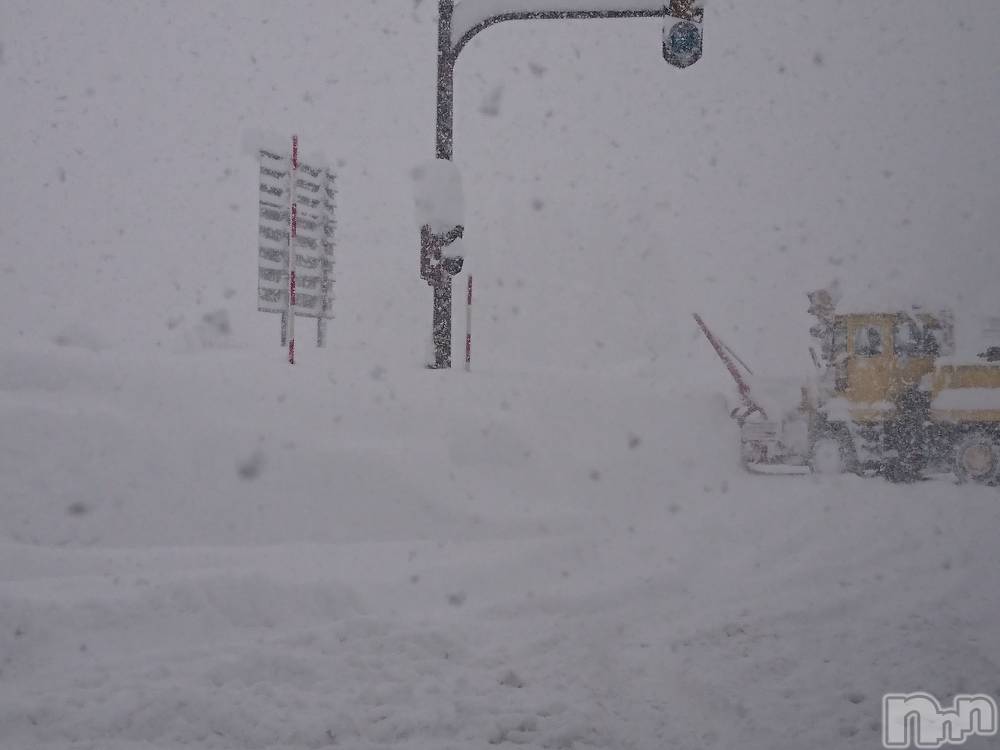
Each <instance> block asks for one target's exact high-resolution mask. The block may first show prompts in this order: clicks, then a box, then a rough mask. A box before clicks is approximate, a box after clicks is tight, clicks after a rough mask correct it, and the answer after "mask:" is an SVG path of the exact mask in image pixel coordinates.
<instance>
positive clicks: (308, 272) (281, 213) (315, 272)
mask: <svg viewBox="0 0 1000 750" xmlns="http://www.w3.org/2000/svg"><path fill="white" fill-rule="evenodd" d="M290 171H291V158H290V157H289V156H288V155H287V154H278V153H275V152H273V151H267V150H263V149H262V150H261V151H260V230H259V236H258V261H257V309H258V310H260V311H261V312H275V313H285V312H287V311H288V294H289V278H288V277H289V263H288V260H289V258H288V253H289V232H290V219H291V190H290V187H291V185H290V181H289V173H290ZM335 196H336V177H335V175H334V173H333V172H332V171H330V169H329V168H327V167H315V166H311V165H309V164H306V163H304V162H299V164H298V169H296V170H295V203H296V208H297V210H296V232H295V238H294V245H293V250H294V253H295V258H294V260H295V263H294V269H295V305H294V309H295V314H296V315H297V316H300V317H307V318H321V319H325V318H332V317H333V307H332V302H333V250H334V231H335V229H336V219H335V217H334V198H335Z"/></svg>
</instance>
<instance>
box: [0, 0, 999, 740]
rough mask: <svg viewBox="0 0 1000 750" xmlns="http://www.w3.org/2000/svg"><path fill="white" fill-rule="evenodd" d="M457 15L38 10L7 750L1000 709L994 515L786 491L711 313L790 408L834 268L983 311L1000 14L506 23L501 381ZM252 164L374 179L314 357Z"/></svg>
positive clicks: (871, 719)
mask: <svg viewBox="0 0 1000 750" xmlns="http://www.w3.org/2000/svg"><path fill="white" fill-rule="evenodd" d="M429 5H432V3H431V2H430V0H424V1H423V2H420V3H416V4H410V3H403V2H400V3H389V2H384V1H380V2H372V3H368V2H360V1H358V2H355V1H354V0H337V1H336V2H329V1H325V2H318V1H317V2H311V3H310V2H284V3H274V2H271V1H268V2H265V1H264V0H260V1H257V0H254V1H253V2H251V1H250V0H240V1H239V2H236V1H235V0H233V1H232V2H223V1H222V0H218V1H217V2H212V3H195V2H177V3H168V4H165V5H156V6H154V5H152V4H147V3H134V4H127V3H121V2H112V1H111V0H91V1H90V2H88V3H86V4H69V3H51V4H39V3H35V2H27V1H25V2H16V1H14V0H10V1H9V2H5V3H4V4H3V5H2V6H0V100H2V101H3V102H4V116H3V121H2V124H0V135H2V142H3V145H2V149H0V172H2V178H0V319H2V320H3V321H4V324H3V326H2V327H0V748H3V750H8V748H9V749H10V750H26V749H29V748H30V749H32V750H33V749H35V748H40V749H43V750H57V749H58V750H63V749H67V750H69V749H73V750H81V749H82V748H91V749H93V750H150V749H155V750H175V749H177V748H197V749H199V750H203V749H205V750H207V749H208V748H219V749H220V750H221V749H226V750H229V749H232V750H236V749H237V748H239V749H241V750H242V749H250V748H253V749H261V750H263V749H264V748H268V749H281V750H290V749H292V748H295V749H296V750H298V749H299V748H323V747H342V748H350V749H353V748H358V749H359V750H364V749H367V748H401V749H404V748H405V749H407V750H442V749H455V750H458V749H460V748H461V749H463V750H464V749H465V748H479V747H488V746H490V745H491V744H492V745H499V746H511V747H513V746H523V747H529V748H615V749H618V748H621V749H622V750H625V749H630V750H631V749H634V750H660V749H662V748H671V749H673V748H678V749H681V750H688V749H690V750H694V749H696V748H719V749H720V750H722V749H725V748H733V747H739V748H745V749H746V750H784V749H785V748H788V749H789V750H791V749H792V748H817V749H818V748H831V749H832V748H838V749H839V748H858V749H861V748H874V747H878V746H879V743H880V724H879V722H880V701H881V697H882V694H883V693H886V692H908V691H916V690H926V691H930V692H932V693H935V694H936V695H938V696H939V697H941V698H942V699H947V700H950V697H951V696H953V695H954V694H955V693H958V692H970V693H975V692H983V693H989V694H992V695H994V696H1000V638H998V637H997V636H998V633H1000V575H998V569H1000V547H998V545H997V543H996V537H997V533H998V532H1000V495H998V492H997V490H996V489H995V488H983V487H977V486H959V485H956V484H954V483H952V482H951V481H950V480H948V479H941V480H935V481H927V482H922V483H918V484H916V485H912V486H892V485H889V484H886V483H883V482H881V481H877V480H862V479H859V478H856V477H848V476H843V477H841V476H815V477H813V476H808V477H762V476H751V475H748V474H746V473H744V472H743V471H742V470H741V469H740V468H739V466H738V448H737V434H736V428H735V426H734V424H733V423H732V422H731V421H730V420H729V418H728V415H727V412H728V406H727V397H728V396H729V394H730V393H731V390H732V389H731V387H730V385H729V383H728V382H727V380H726V378H727V376H726V373H725V371H724V369H723V368H722V367H721V365H720V364H719V363H718V362H717V360H716V359H715V356H714V354H713V353H712V351H711V349H710V347H709V346H708V345H707V343H706V342H705V341H704V340H703V339H702V338H701V335H700V333H699V332H698V330H697V328H696V327H695V326H694V324H693V321H691V319H690V315H689V313H690V312H691V311H692V310H694V309H698V310H701V311H702V312H703V313H705V315H706V317H707V320H708V322H709V324H710V325H715V326H716V327H718V329H719V331H720V332H721V333H722V335H723V336H725V338H726V339H727V341H728V342H729V343H731V344H732V345H733V346H735V347H736V348H737V349H738V350H740V352H741V353H742V354H745V355H747V357H748V358H749V359H750V361H751V364H752V365H754V366H755V368H756V370H757V371H759V372H761V374H764V375H767V374H772V375H778V376H782V377H787V376H788V375H790V374H794V370H795V368H802V367H808V366H809V365H808V359H807V357H806V356H804V351H805V350H804V345H805V342H806V336H807V329H808V326H809V322H810V321H809V319H808V316H807V315H806V314H805V306H806V301H805V297H804V295H803V292H804V291H805V290H807V289H812V288H815V287H816V286H818V285H820V284H823V283H826V282H827V281H829V280H830V279H831V278H834V277H836V278H840V280H841V282H842V283H844V284H854V285H855V286H861V287H863V288H864V289H863V291H866V292H867V293H868V294H871V295H875V296H876V297H877V296H878V295H879V294H880V293H882V292H883V291H884V293H885V294H889V293H895V292H898V291H899V290H900V289H912V290H913V291H914V292H915V293H916V294H917V295H919V294H920V293H921V290H923V289H926V290H927V292H928V294H931V293H934V294H938V293H940V292H947V293H951V294H952V295H953V296H954V295H955V294H956V293H959V292H960V293H961V297H960V299H962V300H965V301H967V303H968V304H969V305H970V306H973V305H981V304H983V301H982V300H983V298H984V295H983V294H982V292H986V291H989V290H991V289H995V288H996V282H997V281H998V275H1000V271H998V267H997V264H996V244H995V238H996V236H998V234H1000V224H998V220H1000V219H998V215H997V213H996V211H995V205H996V199H997V197H998V196H997V192H996V187H995V186H996V185H997V184H1000V160H998V156H997V154H996V150H995V148H994V146H995V143H994V142H995V134H996V130H995V123H996V122H997V121H998V114H1000V94H998V91H997V90H996V86H995V81H996V75H995V71H996V70H998V69H1000V48H997V46H996V45H995V43H994V39H995V36H996V32H997V30H1000V6H995V5H994V4H993V3H990V2H971V0H970V2H964V3H956V4H955V9H954V10H953V11H951V13H952V15H950V16H949V17H947V18H942V17H941V14H940V7H941V6H940V4H939V3H936V2H932V1H931V0H908V1H907V2H895V3H893V2H887V3H882V4H879V6H878V7H873V8H866V10H865V11H864V14H861V15H859V16H848V15H844V14H845V12H846V11H845V10H844V4H843V3H841V4H837V3H830V2H825V1H823V2H820V0H808V1H807V2H792V1H791V0H775V2H774V3H768V4H766V5H767V8H766V9H765V8H760V7H757V8H755V9H748V8H746V7H734V6H738V5H739V4H729V3H725V2H719V3H716V4H711V5H709V6H708V11H707V17H706V34H707V38H706V53H705V58H704V59H703V60H702V61H701V62H700V63H698V65H696V66H694V67H693V68H691V69H690V70H688V71H684V72H683V73H680V72H676V71H669V70H664V64H663V63H662V60H660V58H659V29H658V24H657V23H656V22H655V21H649V22H642V21H636V22H618V23H615V24H612V25H607V24H600V23H597V24H594V23H589V22H580V23H573V24H563V25H560V24H558V23H556V24H553V25H545V24H544V23H542V24H535V25H530V26H529V25H524V26H518V25H516V24H507V25H505V26H501V27H497V28H496V29H491V30H490V31H488V32H486V33H485V34H484V35H483V37H482V39H477V40H476V41H475V42H473V43H472V44H471V45H470V46H469V48H468V49H467V50H466V51H465V52H464V53H463V57H462V60H461V61H460V63H459V76H458V82H457V87H456V92H457V97H458V98H457V102H458V110H457V129H456V136H457V137H456V157H457V159H458V162H459V164H460V166H461V167H462V170H463V177H464V178H465V182H466V198H467V207H466V208H467V214H468V217H469V219H468V226H467V230H466V238H465V239H466V246H467V248H468V249H469V255H470V257H469V261H468V264H469V268H470V270H472V272H473V273H474V274H475V275H476V278H477V307H476V329H475V330H476V340H475V352H474V367H473V372H471V373H465V372H462V371H461V370H460V369H456V370H455V371H452V372H435V371H428V370H425V369H423V368H422V367H421V362H422V358H423V356H424V350H425V342H426V339H427V336H428V334H429V324H430V295H429V292H428V290H427V288H426V286H424V285H423V284H422V282H421V281H420V279H419V277H418V257H417V236H416V232H415V230H414V226H413V201H412V190H411V183H410V177H409V175H410V172H411V169H412V167H413V166H414V165H416V164H418V163H420V162H422V161H424V160H425V159H427V158H429V157H430V156H431V155H432V153H431V148H432V145H433V128H432V125H433V98H432V83H433V72H434V71H433V50H434V46H435V45H434V34H435V32H436V26H435V23H434V17H433V8H431V7H428V6H429ZM744 5H745V4H744ZM756 5H758V6H759V5H760V4H756ZM751 11H752V12H751ZM646 46H648V49H647V48H646ZM931 49H934V50H938V51H941V50H948V54H947V55H945V54H943V53H940V54H934V55H930V56H929V52H928V50H931ZM480 104H483V105H484V106H479V105H480ZM486 104H488V105H489V106H485V105H486ZM255 128H257V129H262V130H270V131H282V132H289V133H290V132H292V131H293V130H295V131H297V132H298V133H299V134H300V137H301V138H302V139H303V143H304V146H303V147H304V148H305V149H306V150H309V149H312V148H315V149H317V150H322V151H324V152H325V153H327V154H329V155H331V156H332V157H333V158H334V159H335V160H337V161H338V164H339V168H340V191H341V192H340V195H339V197H338V201H339V209H340V214H339V217H338V218H339V221H340V227H339V234H338V250H337V262H338V265H337V301H336V302H335V306H336V313H337V319H336V320H334V321H332V322H331V324H330V340H329V345H328V348H327V349H325V350H316V349H313V348H311V345H310V343H309V341H308V336H307V334H309V332H310V330H311V323H307V322H302V323H300V326H301V327H300V329H299V330H300V333H299V336H300V338H302V339H305V341H304V342H303V343H304V345H302V347H301V351H300V353H299V364H298V365H296V367H294V368H291V367H289V366H288V365H287V364H286V363H285V361H284V358H283V354H282V351H281V349H280V348H279V347H278V341H277V338H278V321H277V319H276V316H272V315H263V314H259V313H257V312H256V310H255V302H256V301H255V284H256V281H255V273H256V266H255V252H254V247H255V237H256V203H255V201H256V190H257V184H256V164H255V163H253V161H252V160H249V159H248V158H247V157H246V156H245V155H244V154H243V153H242V151H241V145H240V144H241V140H242V139H243V134H244V133H245V132H246V131H248V130H250V129H255ZM943 246H946V247H948V248H949V250H948V252H947V253H944V254H942V253H941V251H940V248H941V247H943ZM463 280H464V277H460V278H459V281H463ZM985 297H986V298H987V300H986V302H987V304H988V303H989V301H990V297H989V295H988V294H987V295H985ZM456 312H458V311H456ZM987 312H988V311H987ZM457 320H460V316H458V315H457ZM458 327H460V326H456V328H458ZM458 340H459V336H458V335H456V343H458ZM994 742H995V740H987V739H982V738H980V739H975V740H972V741H970V742H969V743H968V744H967V745H966V747H969V748H985V747H990V746H992V745H991V743H994Z"/></svg>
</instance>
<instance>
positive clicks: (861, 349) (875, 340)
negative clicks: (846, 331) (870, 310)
mask: <svg viewBox="0 0 1000 750" xmlns="http://www.w3.org/2000/svg"><path fill="white" fill-rule="evenodd" d="M854 354H855V355H856V356H858V357H877V356H879V355H880V354H882V329H881V328H879V327H878V326H862V327H861V328H859V329H858V330H857V331H855V332H854Z"/></svg>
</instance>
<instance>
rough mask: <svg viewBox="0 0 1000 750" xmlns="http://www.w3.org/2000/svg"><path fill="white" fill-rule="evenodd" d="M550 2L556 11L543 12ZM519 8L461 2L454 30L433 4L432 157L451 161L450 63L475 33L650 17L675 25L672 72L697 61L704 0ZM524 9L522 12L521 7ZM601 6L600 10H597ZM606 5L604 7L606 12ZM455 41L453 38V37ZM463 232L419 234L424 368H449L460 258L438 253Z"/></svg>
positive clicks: (561, 0)
mask: <svg viewBox="0 0 1000 750" xmlns="http://www.w3.org/2000/svg"><path fill="white" fill-rule="evenodd" d="M548 2H553V3H555V4H556V5H558V6H560V8H559V9H558V10H552V9H546V8H545V5H546V3H548ZM512 3H513V4H515V5H521V6H522V8H521V9H513V10H508V11H496V10H489V11H484V10H483V8H484V6H485V7H487V8H489V7H492V6H493V3H492V2H486V1H485V0H462V2H461V3H460V5H459V6H458V8H459V10H461V11H467V12H466V13H465V16H464V17H463V18H462V23H460V24H459V27H458V28H459V33H458V34H457V35H456V34H455V33H454V29H455V11H456V7H455V0H438V58H437V63H438V64H437V123H436V128H435V154H436V156H437V158H438V159H447V160H451V158H452V155H453V153H454V129H455V106H454V105H455V62H456V61H457V60H458V55H459V53H460V52H461V51H462V49H463V48H464V47H465V45H466V44H468V43H469V41H470V40H471V39H472V38H473V37H474V36H475V35H476V34H478V33H479V32H480V31H482V30H483V29H486V28H489V27H490V26H492V25H494V24H497V23H500V22H502V21H519V20H520V21H529V20H546V19H556V20H559V19H588V18H589V19H598V18H651V17H672V18H674V19H675V20H676V21H677V23H675V25H674V26H673V28H672V29H670V33H669V34H668V33H667V29H666V28H664V35H663V56H664V59H666V60H667V61H668V62H670V63H671V64H672V65H675V66H676V67H680V68H685V67H687V66H688V65H691V64H693V63H695V62H697V60H698V59H699V58H700V57H701V23H702V19H703V15H704V0H631V2H630V3H628V5H627V6H624V5H623V4H622V2H621V0H531V2H526V1H525V0H516V2H515V1H514V0H512ZM525 6H527V7H525ZM602 6H605V7H602ZM608 6H610V7H608ZM456 36H457V38H456ZM463 231H464V227H461V226H457V227H453V228H452V229H451V230H450V231H448V232H446V233H445V234H434V233H432V232H431V228H430V227H429V226H424V227H422V228H421V231H420V241H421V276H423V278H424V279H425V280H426V281H427V282H428V283H429V284H430V285H431V286H432V287H433V289H434V320H433V328H432V330H433V337H434V362H433V363H431V364H429V365H428V367H431V368H434V369H445V368H449V367H451V318H452V294H451V279H452V276H454V275H455V274H457V273H459V272H460V271H461V270H462V259H461V258H459V257H443V256H442V248H443V247H444V246H446V245H448V244H450V243H451V242H454V241H455V240H456V239H458V238H460V237H461V236H462V233H463Z"/></svg>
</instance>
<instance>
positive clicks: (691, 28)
mask: <svg viewBox="0 0 1000 750" xmlns="http://www.w3.org/2000/svg"><path fill="white" fill-rule="evenodd" d="M701 51H702V36H701V26H700V25H699V24H696V23H694V22H692V21H676V20H675V19H671V18H668V19H667V23H666V24H664V26H663V59H664V60H666V61H667V62H668V63H670V64H671V65H673V66H674V67H677V68H686V67H688V66H690V65H694V64H695V63H696V62H698V60H700V59H701Z"/></svg>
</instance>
